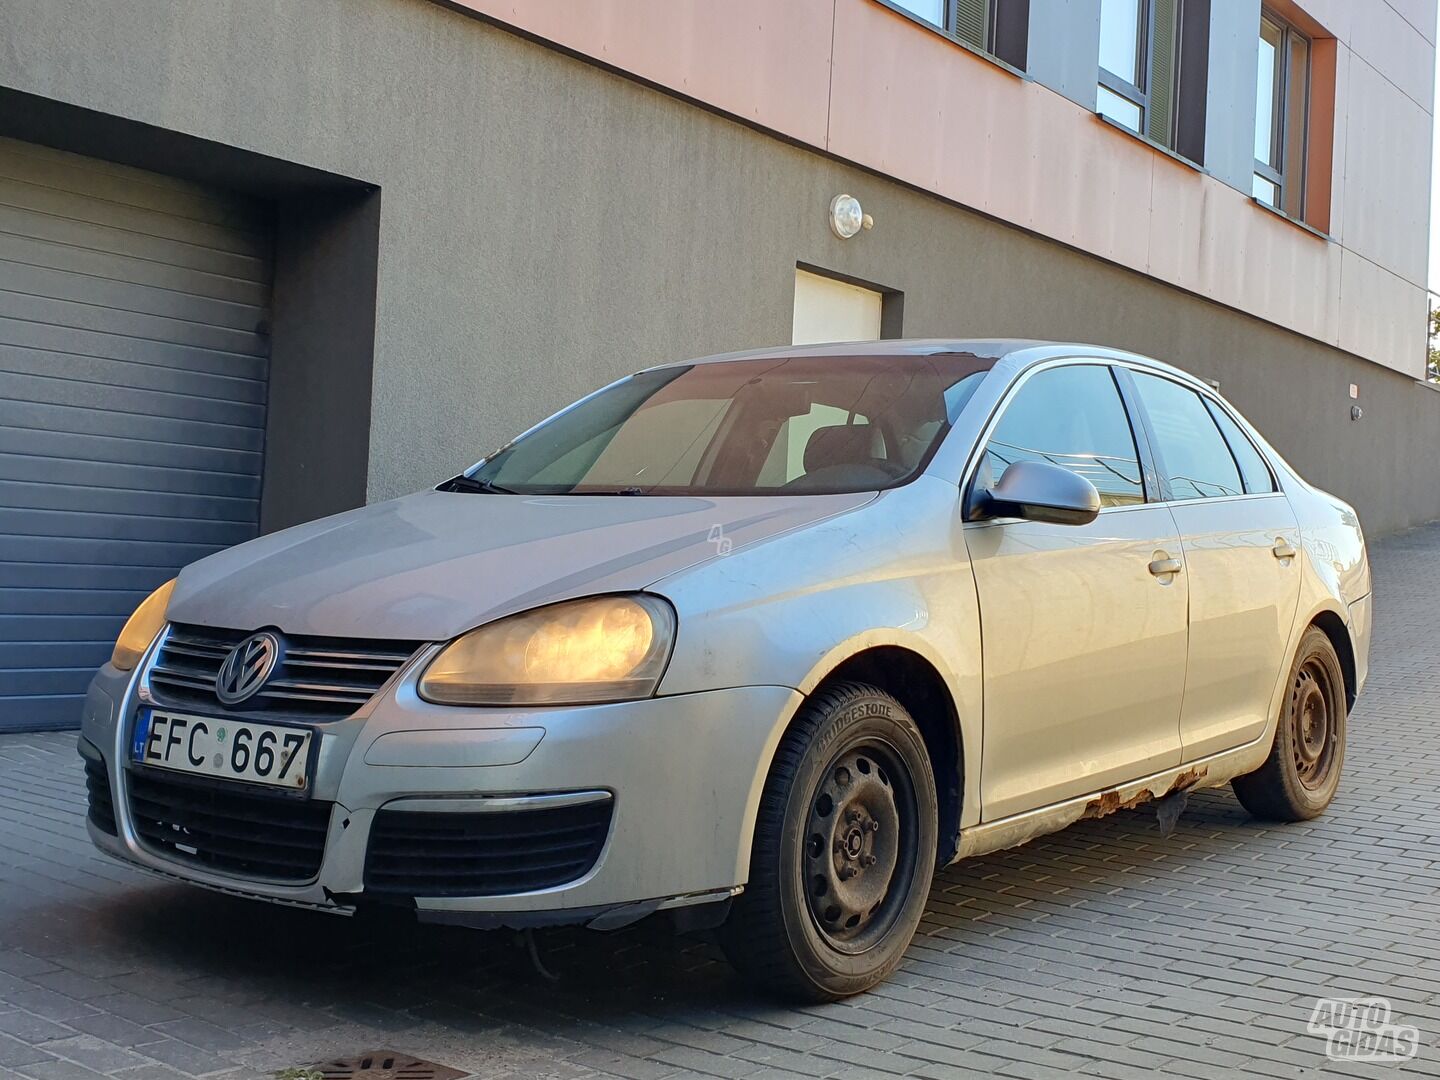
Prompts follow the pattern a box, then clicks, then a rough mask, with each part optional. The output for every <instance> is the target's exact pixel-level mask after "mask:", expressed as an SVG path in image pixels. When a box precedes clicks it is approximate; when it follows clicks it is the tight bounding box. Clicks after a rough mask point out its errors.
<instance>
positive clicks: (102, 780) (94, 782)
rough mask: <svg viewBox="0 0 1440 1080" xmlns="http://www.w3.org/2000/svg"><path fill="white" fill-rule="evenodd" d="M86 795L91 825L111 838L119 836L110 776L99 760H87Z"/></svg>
mask: <svg viewBox="0 0 1440 1080" xmlns="http://www.w3.org/2000/svg"><path fill="white" fill-rule="evenodd" d="M85 794H86V796H87V799H88V802H89V818H90V822H91V824H93V825H94V826H95V827H96V828H97V829H99V830H100V831H101V832H103V833H105V834H107V835H109V836H115V835H117V830H116V828H115V802H114V800H113V799H112V798H111V796H110V774H109V772H107V771H106V769H105V762H104V761H102V760H100V759H98V758H91V757H89V756H87V757H86V758H85Z"/></svg>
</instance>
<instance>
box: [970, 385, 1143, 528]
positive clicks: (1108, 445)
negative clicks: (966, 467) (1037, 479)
mask: <svg viewBox="0 0 1440 1080" xmlns="http://www.w3.org/2000/svg"><path fill="white" fill-rule="evenodd" d="M1016 461H1048V462H1050V463H1051V464H1053V465H1061V466H1063V467H1064V468H1067V469H1069V470H1071V471H1072V472H1076V473H1079V474H1080V475H1081V476H1083V477H1085V478H1086V479H1087V480H1089V481H1090V482H1091V483H1092V484H1094V485H1095V487H1096V489H1097V490H1098V491H1099V492H1100V502H1101V505H1103V506H1127V505H1130V504H1133V503H1140V502H1144V501H1145V489H1144V487H1143V485H1142V484H1141V480H1140V460H1139V455H1138V454H1137V453H1136V452H1135V436H1134V435H1133V434H1132V432H1131V430H1130V419H1129V417H1128V416H1127V415H1126V413H1125V406H1124V404H1123V403H1122V402H1121V400H1120V392H1119V390H1117V389H1116V387H1115V379H1114V377H1113V376H1112V375H1111V374H1110V369H1109V368H1107V367H1102V366H1100V365H1098V364H1077V365H1073V366H1069V367H1058V368H1049V369H1048V370H1045V371H1041V372H1038V373H1037V374H1035V375H1033V376H1031V378H1030V379H1029V380H1028V381H1027V382H1026V383H1025V385H1024V386H1022V387H1021V388H1020V390H1019V391H1018V392H1017V393H1016V395H1015V397H1014V398H1013V399H1012V400H1011V402H1010V404H1009V405H1007V406H1006V407H1005V412H1004V414H1003V415H1002V416H1001V417H1000V423H999V424H998V425H997V426H996V428H995V433H994V434H993V435H992V436H991V437H990V442H989V443H988V444H987V445H986V447H985V456H984V458H982V459H981V467H980V473H979V476H978V477H977V483H978V484H979V486H980V487H982V488H989V487H992V486H994V484H995V483H997V482H998V481H999V479H1000V477H1001V475H1002V474H1003V473H1004V472H1005V468H1006V466H1008V465H1010V464H1011V463H1012V462H1016Z"/></svg>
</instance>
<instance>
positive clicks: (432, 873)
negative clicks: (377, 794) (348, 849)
mask: <svg viewBox="0 0 1440 1080" xmlns="http://www.w3.org/2000/svg"><path fill="white" fill-rule="evenodd" d="M611 809H612V802H611V800H610V799H608V798H607V799H605V800H603V801H597V802H591V803H583V804H581V805H579V806H561V807H555V808H553V809H543V810H511V811H475V812H471V813H459V814H451V813H444V814H439V813H426V812H423V811H414V810H381V811H380V812H379V813H377V814H376V815H375V821H374V823H373V824H372V825H371V826H370V846H369V849H368V851H367V853H366V858H365V891H366V892H367V893H371V894H373V895H377V896H390V897H413V896H505V895H509V894H511V893H523V892H534V891H535V890H537V889H551V888H554V887H555V886H557V885H565V884H567V883H569V882H571V881H574V880H576V879H577V878H581V877H584V876H585V874H586V873H588V872H589V871H590V869H591V868H592V867H593V866H594V865H595V862H596V860H597V859H599V858H600V849H601V848H602V847H604V846H605V837H606V836H607V835H608V834H609V832H610V814H611Z"/></svg>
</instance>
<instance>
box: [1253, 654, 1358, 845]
mask: <svg viewBox="0 0 1440 1080" xmlns="http://www.w3.org/2000/svg"><path fill="white" fill-rule="evenodd" d="M1345 712H1346V698H1345V672H1344V669H1342V668H1341V666H1340V658H1339V657H1338V656H1336V655H1335V646H1334V645H1332V644H1331V643H1330V639H1329V638H1328V637H1326V636H1325V633H1324V631H1322V630H1320V629H1319V628H1318V627H1314V626H1312V627H1310V628H1309V629H1308V630H1306V631H1305V635H1304V637H1302V638H1301V639H1300V648H1299V649H1298V650H1297V651H1296V654H1295V662H1294V663H1293V664H1292V665H1291V669H1290V682H1289V692H1288V694H1287V695H1286V697H1285V700H1284V702H1283V703H1282V704H1281V706H1280V720H1279V722H1278V724H1277V725H1276V728H1275V742H1274V745H1273V746H1271V748H1270V756H1269V757H1268V758H1266V759H1265V764H1264V765H1262V766H1260V768H1259V769H1257V770H1255V771H1254V772H1253V773H1250V774H1249V775H1247V776H1238V777H1236V778H1235V779H1234V780H1233V781H1231V786H1232V787H1233V788H1234V789H1235V794H1236V796H1237V797H1238V798H1239V799H1240V802H1241V804H1242V805H1243V806H1244V807H1245V809H1246V810H1248V811H1250V813H1251V814H1252V815H1254V816H1255V817H1257V818H1262V819H1265V820H1268V821H1305V820H1307V819H1309V818H1313V817H1315V816H1317V815H1318V814H1320V813H1321V812H1322V811H1324V809H1325V808H1326V807H1327V806H1329V805H1330V800H1331V799H1333V798H1334V797H1335V790H1336V788H1337V787H1338V786H1339V784H1340V767H1341V765H1342V764H1343V763H1344V761H1345V719H1346V717H1345Z"/></svg>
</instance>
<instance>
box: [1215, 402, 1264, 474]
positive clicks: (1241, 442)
mask: <svg viewBox="0 0 1440 1080" xmlns="http://www.w3.org/2000/svg"><path fill="white" fill-rule="evenodd" d="M1205 407H1206V408H1207V409H1209V410H1210V415H1211V416H1213V417H1214V418H1215V423H1217V424H1219V425H1220V434H1222V435H1224V436H1225V441H1226V442H1227V443H1229V444H1230V452H1231V453H1232V454H1234V455H1235V463H1236V464H1237V465H1239V466H1240V478H1241V479H1242V480H1244V481H1245V492H1246V494H1248V495H1255V494H1257V493H1262V492H1267V491H1274V490H1275V481H1274V479H1273V478H1272V477H1271V476H1270V469H1269V467H1268V466H1267V465H1266V464H1265V459H1264V458H1263V457H1261V456H1260V451H1259V450H1257V449H1255V444H1254V443H1252V442H1251V441H1250V436H1248V435H1246V434H1245V432H1243V431H1241V430H1240V425H1239V424H1237V423H1236V422H1235V421H1234V419H1233V418H1232V417H1231V416H1230V414H1229V413H1227V412H1226V411H1225V410H1224V409H1222V408H1220V406H1219V405H1216V404H1215V403H1214V402H1213V401H1207V402H1205Z"/></svg>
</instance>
